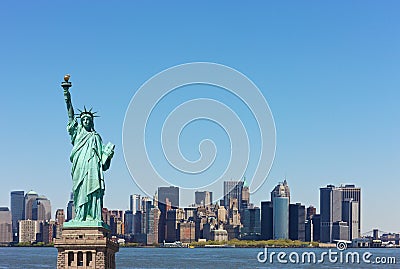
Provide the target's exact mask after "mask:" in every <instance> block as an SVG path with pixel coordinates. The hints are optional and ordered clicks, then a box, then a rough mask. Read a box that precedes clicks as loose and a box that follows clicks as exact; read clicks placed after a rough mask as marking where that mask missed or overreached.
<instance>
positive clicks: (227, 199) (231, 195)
mask: <svg viewBox="0 0 400 269" xmlns="http://www.w3.org/2000/svg"><path fill="white" fill-rule="evenodd" d="M242 191H243V181H224V206H225V208H226V209H229V208H230V205H231V203H232V200H233V199H237V203H238V210H239V211H240V210H241V209H242Z"/></svg>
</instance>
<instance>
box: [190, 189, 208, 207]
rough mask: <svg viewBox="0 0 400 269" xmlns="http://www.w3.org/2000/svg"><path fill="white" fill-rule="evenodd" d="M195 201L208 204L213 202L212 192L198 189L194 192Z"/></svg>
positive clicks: (197, 203)
mask: <svg viewBox="0 0 400 269" xmlns="http://www.w3.org/2000/svg"><path fill="white" fill-rule="evenodd" d="M194 202H195V204H196V205H198V206H200V205H203V206H207V205H210V204H211V203H212V192H209V191H196V192H195V193H194Z"/></svg>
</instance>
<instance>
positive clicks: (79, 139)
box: [67, 119, 105, 221]
mask: <svg viewBox="0 0 400 269" xmlns="http://www.w3.org/2000/svg"><path fill="white" fill-rule="evenodd" d="M67 129H68V132H69V134H70V136H71V142H72V145H73V148H72V151H71V155H70V160H71V162H72V170H71V174H72V181H73V193H74V205H75V213H76V215H75V220H78V221H86V220H99V221H101V211H102V207H103V195H104V190H105V186H104V175H103V164H102V154H103V143H102V140H101V137H100V135H99V134H98V133H96V131H94V130H93V131H91V132H88V131H87V130H86V129H85V128H84V127H83V126H82V125H81V124H78V122H77V120H76V119H74V120H71V121H69V122H68V127H67Z"/></svg>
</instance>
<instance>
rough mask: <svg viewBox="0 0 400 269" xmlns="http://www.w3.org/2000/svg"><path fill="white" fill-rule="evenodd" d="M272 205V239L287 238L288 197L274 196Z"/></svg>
mask: <svg viewBox="0 0 400 269" xmlns="http://www.w3.org/2000/svg"><path fill="white" fill-rule="evenodd" d="M272 207H273V209H272V212H273V233H274V239H288V238H289V197H279V196H277V197H274V198H273V201H272Z"/></svg>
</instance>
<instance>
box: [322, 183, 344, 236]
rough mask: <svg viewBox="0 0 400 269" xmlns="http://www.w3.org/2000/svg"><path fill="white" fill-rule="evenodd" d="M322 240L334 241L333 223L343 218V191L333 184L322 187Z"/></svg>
mask: <svg viewBox="0 0 400 269" xmlns="http://www.w3.org/2000/svg"><path fill="white" fill-rule="evenodd" d="M320 208H321V209H320V213H321V242H324V243H326V242H332V240H333V237H332V228H333V223H334V222H337V221H341V220H342V192H341V190H339V189H337V188H336V187H335V186H333V185H328V186H326V187H324V188H320Z"/></svg>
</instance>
